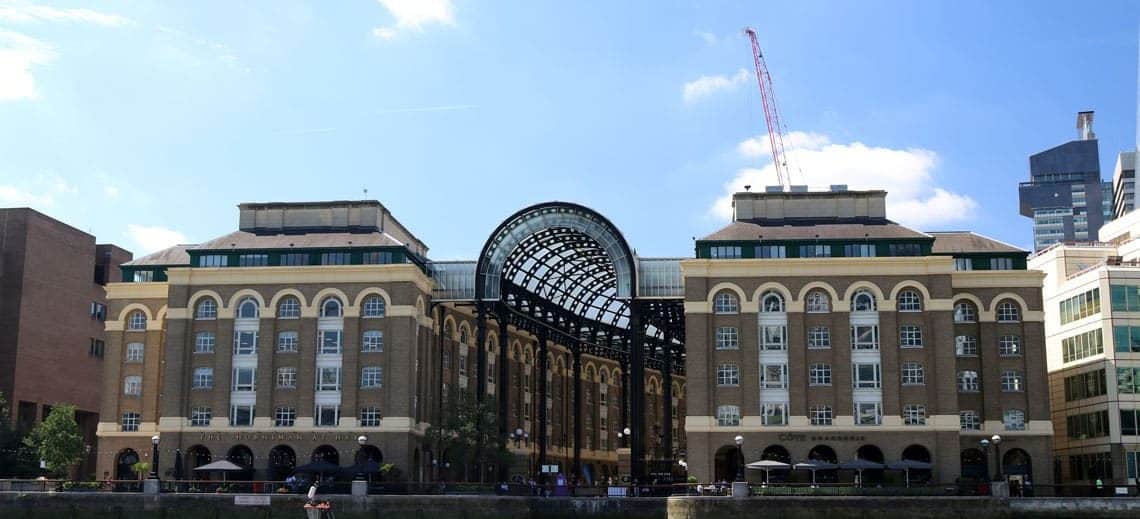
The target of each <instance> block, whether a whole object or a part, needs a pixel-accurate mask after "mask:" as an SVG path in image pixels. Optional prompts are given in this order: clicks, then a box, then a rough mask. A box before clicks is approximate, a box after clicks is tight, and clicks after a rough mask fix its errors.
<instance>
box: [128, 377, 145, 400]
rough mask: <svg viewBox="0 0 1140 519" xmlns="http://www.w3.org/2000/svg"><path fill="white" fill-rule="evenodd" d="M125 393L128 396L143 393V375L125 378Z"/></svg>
mask: <svg viewBox="0 0 1140 519" xmlns="http://www.w3.org/2000/svg"><path fill="white" fill-rule="evenodd" d="M123 394H124V395H127V396H139V395H142V377H140V376H137V375H133V376H130V377H125V378H123Z"/></svg>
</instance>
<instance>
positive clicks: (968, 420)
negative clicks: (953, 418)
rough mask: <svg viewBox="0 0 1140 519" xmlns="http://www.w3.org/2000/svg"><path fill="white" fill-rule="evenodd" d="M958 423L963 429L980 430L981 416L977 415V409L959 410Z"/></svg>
mask: <svg viewBox="0 0 1140 519" xmlns="http://www.w3.org/2000/svg"><path fill="white" fill-rule="evenodd" d="M958 425H959V428H960V429H962V430H964V431H980V430H982V418H981V417H980V416H978V412H977V411H959V412H958Z"/></svg>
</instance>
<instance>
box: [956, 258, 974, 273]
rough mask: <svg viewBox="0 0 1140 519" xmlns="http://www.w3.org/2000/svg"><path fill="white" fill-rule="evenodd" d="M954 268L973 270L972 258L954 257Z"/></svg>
mask: <svg viewBox="0 0 1140 519" xmlns="http://www.w3.org/2000/svg"><path fill="white" fill-rule="evenodd" d="M954 270H974V260H972V259H970V258H954Z"/></svg>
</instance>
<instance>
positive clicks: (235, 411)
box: [230, 404, 253, 427]
mask: <svg viewBox="0 0 1140 519" xmlns="http://www.w3.org/2000/svg"><path fill="white" fill-rule="evenodd" d="M252 425H253V405H236V404H232V405H230V427H250V426H252Z"/></svg>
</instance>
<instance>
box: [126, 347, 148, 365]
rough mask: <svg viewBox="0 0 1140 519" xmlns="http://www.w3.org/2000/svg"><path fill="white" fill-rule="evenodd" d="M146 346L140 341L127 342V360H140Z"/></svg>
mask: <svg viewBox="0 0 1140 519" xmlns="http://www.w3.org/2000/svg"><path fill="white" fill-rule="evenodd" d="M144 351H146V346H145V345H144V344H143V343H141V342H132V343H130V344H127V359H126V360H127V362H142V361H143V352H144Z"/></svg>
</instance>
